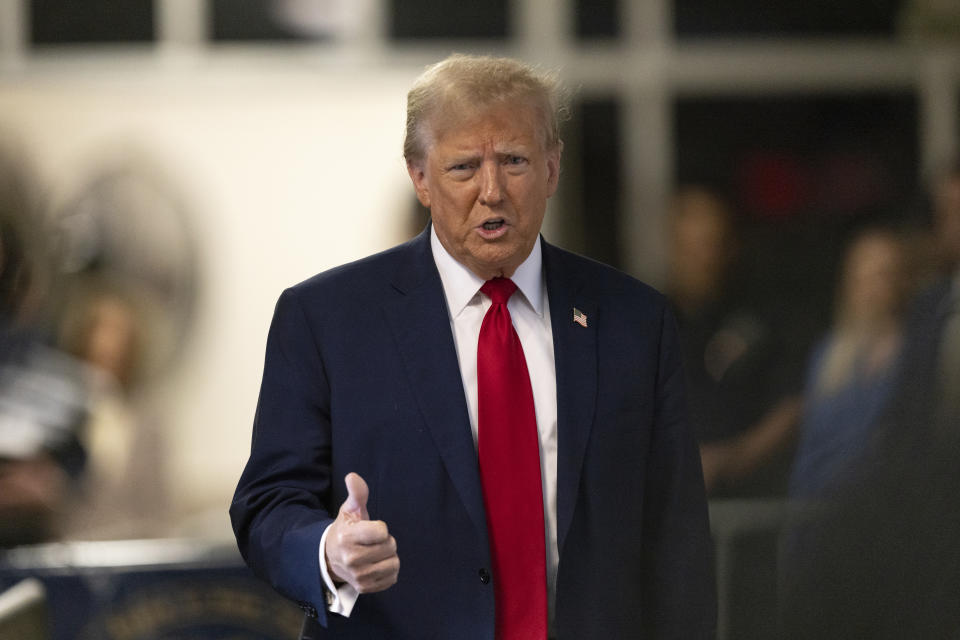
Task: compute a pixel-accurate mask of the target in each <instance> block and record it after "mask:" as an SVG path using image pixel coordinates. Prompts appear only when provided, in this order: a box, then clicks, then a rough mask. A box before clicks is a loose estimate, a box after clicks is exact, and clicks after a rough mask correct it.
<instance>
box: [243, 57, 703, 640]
mask: <svg viewBox="0 0 960 640" xmlns="http://www.w3.org/2000/svg"><path fill="white" fill-rule="evenodd" d="M558 110H559V99H558V87H557V84H556V82H555V81H554V80H553V79H552V78H551V77H549V76H545V75H541V74H538V73H537V72H535V71H534V70H532V69H530V68H529V67H527V66H525V65H523V64H521V63H519V62H516V61H513V60H508V59H495V58H479V57H466V56H453V57H451V58H448V59H447V60H445V61H443V62H441V63H439V64H437V65H434V66H433V67H430V68H429V69H428V70H427V71H426V72H425V73H424V74H423V75H422V76H421V77H420V79H419V80H418V81H417V82H416V84H415V86H414V87H413V89H412V90H411V91H410V93H409V95H408V107H407V133H406V141H405V146H404V153H405V156H406V160H407V168H408V171H409V174H410V178H411V180H412V182H413V186H414V188H415V190H416V193H417V196H418V198H419V199H420V201H421V202H422V203H423V204H424V206H426V207H427V208H429V209H430V211H431V218H432V224H431V225H430V226H428V228H427V230H425V231H424V232H423V233H422V234H421V235H420V236H419V237H417V238H415V239H414V240H412V241H410V242H408V243H406V244H404V245H401V246H399V247H396V248H394V249H391V250H389V251H386V252H384V253H381V254H378V255H375V256H372V257H370V258H366V259H364V260H361V261H359V262H356V263H353V264H349V265H346V266H343V267H339V268H337V269H333V270H331V271H328V272H326V273H323V274H320V275H319V276H316V277H314V278H312V279H310V280H308V281H306V282H304V283H302V284H299V285H297V286H295V287H293V288H291V289H289V290H287V291H286V292H284V294H283V295H282V296H281V298H280V301H279V302H278V304H277V309H276V313H275V316H274V320H273V325H272V327H271V330H270V336H269V338H268V342H267V357H266V363H265V369H264V378H263V386H262V389H261V395H260V400H259V405H258V409H257V416H256V419H255V424H254V435H253V446H252V452H251V456H250V461H249V462H248V464H247V468H246V470H245V471H244V474H243V477H242V478H241V480H240V484H239V486H238V489H237V494H236V496H235V498H234V502H233V506H232V509H231V516H232V519H233V524H234V530H235V531H236V534H237V540H238V543H239V546H240V549H241V551H242V553H243V554H244V557H245V558H246V559H247V562H248V563H249V564H250V566H251V567H253V569H254V571H256V572H257V573H258V574H259V575H261V576H263V577H264V578H265V579H267V580H268V581H270V582H271V583H272V584H273V585H274V586H275V587H276V588H277V589H278V590H280V591H281V592H282V593H284V594H286V595H287V596H289V597H290V598H292V599H295V600H297V601H299V602H300V603H301V606H302V607H303V608H304V609H305V610H306V611H307V613H308V619H307V620H306V621H305V625H304V632H303V637H304V638H319V637H337V638H381V637H382V638H418V639H419V638H464V639H467V638H477V639H480V638H484V639H491V638H497V639H498V640H501V639H508V638H523V639H525V640H526V639H533V638H539V639H543V638H546V637H547V636H548V634H549V636H550V637H556V638H578V639H584V638H604V639H610V638H637V637H646V638H668V637H669V638H684V639H690V638H706V637H710V636H711V635H712V629H713V622H714V614H715V611H714V609H715V603H714V595H713V581H712V576H711V567H710V538H709V531H708V524H707V518H706V509H705V500H704V494H703V481H702V476H701V472H700V466H699V461H698V457H697V450H696V446H695V444H694V442H693V439H692V438H691V436H690V434H689V433H688V431H687V428H686V424H685V422H684V419H683V415H682V414H683V396H682V374H681V371H680V367H679V364H678V363H679V352H678V346H677V342H676V332H675V328H674V324H673V320H672V318H671V316H670V314H669V311H668V310H667V306H666V304H665V302H664V300H663V298H662V297H661V296H660V295H659V294H657V293H655V292H654V291H653V290H651V289H649V288H648V287H646V286H644V285H642V284H640V283H638V282H637V281H635V280H633V279H631V278H629V277H627V276H625V275H623V274H620V273H618V272H616V271H614V270H612V269H610V268H608V267H606V266H603V265H600V264H597V263H595V262H592V261H589V260H586V259H583V258H580V257H577V256H574V255H571V254H569V253H566V252H564V251H562V250H560V249H557V248H555V247H553V246H551V245H549V244H547V243H546V242H544V241H543V240H542V239H541V238H540V236H539V231H540V226H541V223H542V221H543V216H544V212H545V210H546V201H547V199H548V198H549V197H550V196H551V195H553V193H554V191H555V190H556V187H557V181H558V177H559V171H560V154H561V149H562V143H561V141H560V138H559V135H558V122H557V120H558V118H557V112H558ZM511 294H512V295H511ZM370 518H376V520H370ZM401 565H402V570H401V569H400V567H401Z"/></svg>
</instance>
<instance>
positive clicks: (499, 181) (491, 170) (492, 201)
mask: <svg viewBox="0 0 960 640" xmlns="http://www.w3.org/2000/svg"><path fill="white" fill-rule="evenodd" d="M501 202H503V174H502V172H501V171H500V163H498V162H489V161H488V162H484V163H483V165H481V167H480V204H482V205H484V206H487V207H496V206H498V205H499V204H500V203H501Z"/></svg>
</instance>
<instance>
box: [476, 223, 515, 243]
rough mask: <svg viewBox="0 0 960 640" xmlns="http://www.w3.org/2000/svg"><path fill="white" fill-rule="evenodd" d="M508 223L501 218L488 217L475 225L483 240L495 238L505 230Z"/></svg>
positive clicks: (508, 226)
mask: <svg viewBox="0 0 960 640" xmlns="http://www.w3.org/2000/svg"><path fill="white" fill-rule="evenodd" d="M509 228H510V225H509V224H508V223H507V221H506V220H505V219H503V218H489V219H488V220H485V221H484V222H483V223H481V224H480V225H479V226H478V227H477V233H478V234H480V237H481V238H483V239H484V240H496V239H498V238H500V237H501V236H503V234H505V233H506V232H507V229H509Z"/></svg>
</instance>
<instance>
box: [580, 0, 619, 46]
mask: <svg viewBox="0 0 960 640" xmlns="http://www.w3.org/2000/svg"><path fill="white" fill-rule="evenodd" d="M576 8H577V16H576V29H577V37H578V38H580V39H588V38H616V37H618V36H619V35H620V2H619V0H577V5H576Z"/></svg>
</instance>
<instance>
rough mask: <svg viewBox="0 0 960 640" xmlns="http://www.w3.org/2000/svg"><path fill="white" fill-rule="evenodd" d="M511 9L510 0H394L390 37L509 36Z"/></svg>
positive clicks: (391, 4) (391, 11) (391, 7)
mask: <svg viewBox="0 0 960 640" xmlns="http://www.w3.org/2000/svg"><path fill="white" fill-rule="evenodd" d="M509 9H510V3H509V2H508V0H482V1H480V2H448V1H447V0H391V1H390V2H389V4H388V15H389V17H390V36H391V37H392V38H395V39H397V40H406V39H414V38H506V37H507V36H508V35H509V34H510V25H509V13H510V11H509Z"/></svg>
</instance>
